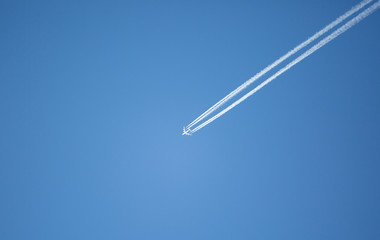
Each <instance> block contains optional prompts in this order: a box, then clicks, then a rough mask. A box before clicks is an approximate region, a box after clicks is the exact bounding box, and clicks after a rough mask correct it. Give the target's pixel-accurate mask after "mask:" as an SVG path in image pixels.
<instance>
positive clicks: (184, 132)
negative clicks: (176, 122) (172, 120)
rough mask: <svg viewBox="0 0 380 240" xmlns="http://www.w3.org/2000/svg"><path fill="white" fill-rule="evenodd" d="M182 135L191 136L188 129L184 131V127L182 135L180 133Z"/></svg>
mask: <svg viewBox="0 0 380 240" xmlns="http://www.w3.org/2000/svg"><path fill="white" fill-rule="evenodd" d="M189 132H190V133H189ZM182 135H188V136H190V135H191V130H190V129H187V130H186V129H185V127H183V133H182Z"/></svg>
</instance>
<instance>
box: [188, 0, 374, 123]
mask: <svg viewBox="0 0 380 240" xmlns="http://www.w3.org/2000/svg"><path fill="white" fill-rule="evenodd" d="M370 2H372V0H364V1H362V2H360V3H359V4H358V5H356V6H354V7H353V8H352V9H351V10H349V11H347V12H346V13H344V14H343V15H342V16H340V17H338V18H337V19H336V20H335V21H333V22H332V23H330V24H329V25H327V26H326V27H324V28H323V29H321V30H320V31H319V32H317V33H315V34H314V35H313V36H311V37H310V38H308V39H307V40H306V41H304V42H303V43H301V44H299V45H298V46H297V47H295V48H294V49H292V50H291V51H289V52H288V53H286V54H285V55H283V56H282V57H280V58H279V59H277V60H276V61H274V62H273V63H272V64H271V65H269V66H267V67H266V68H264V69H263V70H261V71H260V72H259V73H257V74H256V75H255V76H253V77H252V78H250V79H249V80H248V81H246V82H245V83H243V84H242V85H240V86H239V87H238V88H236V89H235V90H234V91H232V92H231V93H229V94H228V95H227V96H225V97H224V98H223V99H222V100H220V101H219V102H217V103H216V104H215V105H213V106H212V107H211V108H209V109H208V110H207V111H206V112H204V113H203V114H202V115H200V116H199V117H198V118H196V119H195V120H194V121H193V122H191V123H190V124H189V125H187V127H186V128H187V129H190V128H191V127H192V126H194V125H195V124H197V123H198V122H199V121H201V120H203V119H204V118H205V117H207V116H208V115H210V114H211V113H212V112H214V111H215V110H217V109H218V108H219V107H221V106H222V105H223V104H224V103H225V102H227V101H228V100H230V99H231V98H233V97H234V96H235V95H236V94H238V93H239V92H241V91H242V90H243V89H245V88H246V87H248V85H250V84H251V83H253V82H254V81H256V80H257V79H258V78H260V77H261V76H263V75H264V74H265V73H267V72H268V71H270V70H272V69H273V68H274V67H276V66H277V65H279V64H280V63H282V62H283V61H284V60H286V59H287V58H289V57H291V56H292V55H294V54H295V53H297V52H298V51H299V50H301V49H302V48H304V47H306V46H307V45H308V44H310V43H311V42H313V41H314V40H316V39H317V38H319V37H320V36H322V35H323V34H325V33H326V32H328V31H330V30H331V29H332V28H334V27H335V26H337V25H338V24H340V23H341V22H342V21H344V20H345V19H347V18H348V17H350V16H351V15H352V14H354V13H356V12H357V11H359V10H360V9H362V8H363V7H365V6H366V5H367V4H369V3H370Z"/></svg>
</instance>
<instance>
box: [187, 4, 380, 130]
mask: <svg viewBox="0 0 380 240" xmlns="http://www.w3.org/2000/svg"><path fill="white" fill-rule="evenodd" d="M379 7H380V0H379V1H377V2H376V3H374V4H373V5H372V6H370V7H368V8H367V9H366V10H364V11H363V12H361V13H360V14H358V15H357V16H356V17H354V18H353V19H352V20H350V21H348V22H347V23H346V24H344V25H343V26H341V27H340V28H338V29H337V30H335V31H334V32H333V33H331V34H330V35H328V36H327V37H325V38H324V39H322V40H321V41H320V42H318V43H317V44H315V45H314V46H313V47H311V48H310V49H309V50H307V51H306V52H304V53H303V54H302V55H300V56H299V57H297V58H296V59H295V60H293V61H292V62H290V63H289V64H288V65H286V66H285V67H283V68H282V69H280V70H279V71H278V72H276V73H275V74H274V75H272V76H271V77H270V78H268V79H267V80H265V81H264V82H262V83H261V84H260V85H258V86H257V87H256V88H254V89H253V90H251V91H250V92H249V93H247V94H245V95H244V96H243V97H241V98H240V99H239V100H237V101H235V102H234V103H232V104H231V105H230V106H228V107H227V108H225V109H224V110H222V111H221V112H219V113H218V114H216V115H215V116H213V117H212V118H210V119H208V120H207V121H205V122H204V123H202V124H200V125H199V126H197V127H196V128H194V129H192V130H191V132H192V133H194V132H196V131H198V130H200V129H201V128H203V127H204V126H206V125H208V124H210V123H211V122H213V121H214V120H215V119H217V118H219V117H220V116H222V115H223V114H225V113H226V112H228V111H229V110H231V109H232V108H234V107H235V106H237V105H238V104H240V103H241V102H243V101H244V100H245V99H247V98H248V97H249V96H251V95H252V94H254V93H255V92H257V91H259V90H260V89H261V88H263V87H264V86H265V85H267V84H268V83H270V82H271V81H273V80H274V79H276V78H277V77H278V76H280V75H281V74H282V73H284V72H286V71H287V70H289V69H290V68H292V67H293V66H294V65H296V64H297V63H299V62H300V61H302V60H303V59H305V58H306V57H308V56H310V55H311V54H312V53H314V52H315V51H317V50H318V49H320V48H321V47H323V46H324V45H326V44H327V43H329V42H330V41H332V40H334V39H335V38H336V37H338V36H339V35H341V34H342V33H344V32H345V31H347V30H348V29H350V28H351V27H353V26H355V25H356V24H357V23H359V22H360V21H361V20H363V19H364V18H366V17H368V16H369V15H370V14H372V13H373V12H374V11H376V10H377V9H378V8H379Z"/></svg>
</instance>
